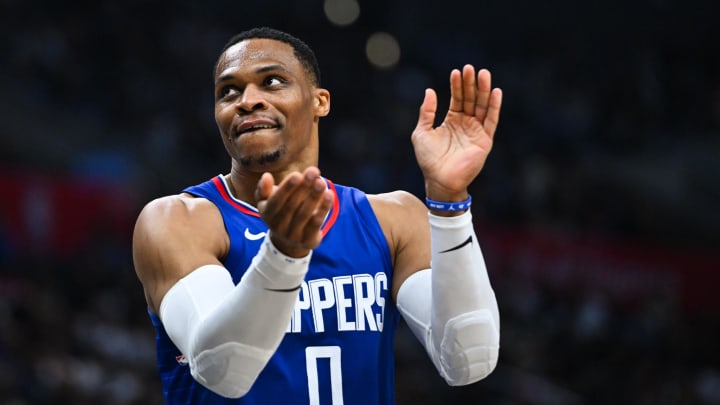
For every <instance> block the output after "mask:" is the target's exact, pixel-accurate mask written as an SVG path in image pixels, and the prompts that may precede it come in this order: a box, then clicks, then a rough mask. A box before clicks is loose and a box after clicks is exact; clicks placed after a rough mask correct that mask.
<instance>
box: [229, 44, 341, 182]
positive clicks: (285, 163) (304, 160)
mask: <svg viewBox="0 0 720 405" xmlns="http://www.w3.org/2000/svg"><path fill="white" fill-rule="evenodd" d="M324 94H327V91H325V90H322V89H318V88H317V87H315V86H314V85H313V84H312V83H311V81H310V77H309V76H308V74H307V73H306V72H305V70H304V69H303V67H302V65H301V64H300V62H299V61H298V59H297V58H296V57H295V55H294V53H293V48H292V47H291V46H290V45H288V44H285V43H283V42H280V41H276V40H272V39H250V40H244V41H242V42H239V43H237V44H235V45H233V46H232V47H230V48H228V49H227V50H226V51H225V52H224V53H223V55H221V57H220V60H219V61H218V66H217V69H216V71H215V121H216V123H217V125H218V128H219V130H220V134H221V135H222V138H223V143H224V144H225V148H226V149H227V151H228V153H229V154H230V156H231V157H232V158H233V159H235V160H236V161H237V162H239V163H240V164H241V166H242V167H243V168H248V169H250V170H253V171H259V172H261V171H274V170H283V169H286V168H289V169H293V168H291V167H289V165H290V166H292V165H298V166H307V165H310V164H317V163H316V160H317V121H318V118H319V117H320V116H323V115H326V114H327V109H328V108H329V95H328V96H327V97H326V98H323V95H324ZM323 104H327V105H325V106H323ZM308 159H309V161H308ZM313 160H314V161H313Z"/></svg>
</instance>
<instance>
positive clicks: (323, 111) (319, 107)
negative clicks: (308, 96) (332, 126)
mask: <svg viewBox="0 0 720 405" xmlns="http://www.w3.org/2000/svg"><path fill="white" fill-rule="evenodd" d="M315 114H316V115H317V116H318V117H324V116H326V115H328V114H330V92H329V91H327V90H325V89H315Z"/></svg>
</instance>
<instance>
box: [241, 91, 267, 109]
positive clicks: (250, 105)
mask: <svg viewBox="0 0 720 405" xmlns="http://www.w3.org/2000/svg"><path fill="white" fill-rule="evenodd" d="M266 106H267V101H266V100H265V95H264V93H263V92H262V91H261V90H260V89H259V88H258V87H257V86H255V85H248V86H246V87H245V89H244V91H243V94H242V97H240V98H238V102H237V108H238V109H240V110H243V111H245V112H251V111H255V110H258V109H263V108H265V107H266Z"/></svg>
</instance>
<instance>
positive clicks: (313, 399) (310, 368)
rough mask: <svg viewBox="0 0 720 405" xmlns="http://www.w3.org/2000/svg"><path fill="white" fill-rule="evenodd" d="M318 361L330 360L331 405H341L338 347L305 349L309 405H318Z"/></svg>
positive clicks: (340, 369)
mask: <svg viewBox="0 0 720 405" xmlns="http://www.w3.org/2000/svg"><path fill="white" fill-rule="evenodd" d="M318 359H330V387H331V388H332V405H343V392H342V368H341V367H340V346H310V347H306V348H305V366H306V367H307V377H308V388H309V392H310V405H320V386H319V384H318V366H317V365H318Z"/></svg>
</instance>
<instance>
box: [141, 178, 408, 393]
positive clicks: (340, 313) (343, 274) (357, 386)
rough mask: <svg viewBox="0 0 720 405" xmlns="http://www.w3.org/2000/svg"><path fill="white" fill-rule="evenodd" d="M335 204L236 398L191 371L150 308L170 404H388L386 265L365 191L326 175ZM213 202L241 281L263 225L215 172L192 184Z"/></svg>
mask: <svg viewBox="0 0 720 405" xmlns="http://www.w3.org/2000/svg"><path fill="white" fill-rule="evenodd" d="M327 182H328V186H329V187H330V189H331V190H332V191H333V192H334V194H335V202H334V205H333V207H332V209H331V211H330V213H329V214H328V217H327V219H326V220H325V223H324V224H323V227H322V232H323V233H324V235H325V236H324V239H323V241H322V243H321V244H320V246H318V247H317V248H316V249H315V250H314V251H313V255H312V259H311V261H310V267H309V270H308V273H307V275H306V276H305V281H303V283H302V286H301V291H300V294H299V297H298V301H297V303H296V305H295V310H294V313H293V315H292V319H291V321H290V324H289V325H288V327H287V331H286V334H285V337H284V338H283V340H282V342H281V343H280V346H279V348H278V349H277V352H276V353H275V354H274V355H273V356H272V358H271V359H270V361H269V363H268V364H267V366H266V367H265V368H264V369H263V371H262V372H261V373H260V375H259V376H258V378H257V380H256V381H255V384H254V385H253V386H252V388H251V389H250V391H249V392H248V393H247V394H246V395H245V396H244V397H242V398H239V399H228V398H222V397H220V396H218V395H216V394H214V393H212V392H211V391H209V390H208V389H206V388H205V387H203V386H202V385H200V384H199V383H197V382H196V381H195V380H194V379H193V378H192V376H191V375H190V369H189V367H188V365H187V361H185V359H184V357H183V356H182V354H181V353H180V352H179V351H178V349H177V347H175V345H174V344H173V343H172V341H171V340H170V338H169V337H168V336H167V333H166V332H165V329H164V328H163V326H162V324H161V322H160V320H159V318H158V317H157V315H156V314H154V313H152V312H150V317H151V319H152V323H153V325H154V326H155V329H156V331H157V338H156V343H157V357H158V368H159V372H160V377H161V381H162V386H163V394H164V396H165V400H166V401H167V403H168V404H172V405H176V404H205V405H214V404H253V405H255V404H258V405H259V404H263V405H268V404H309V405H339V404H345V405H352V404H358V405H371V404H393V403H394V400H395V398H394V396H395V395H394V388H395V387H394V385H395V384H394V356H393V340H394V336H395V330H396V328H397V324H398V319H399V315H398V311H397V308H396V307H395V304H394V303H393V301H392V299H391V297H390V289H391V286H390V282H391V280H392V275H393V273H392V262H391V256H390V251H389V247H388V244H387V241H386V239H385V237H384V235H383V232H382V230H381V228H380V225H379V223H378V221H377V218H376V217H375V214H374V213H373V211H372V208H371V207H370V203H369V202H368V199H367V197H366V195H365V194H364V193H363V192H361V191H359V190H357V189H355V188H351V187H344V186H340V185H334V184H333V183H332V182H330V181H327ZM184 191H185V192H187V193H190V194H193V195H195V196H198V197H203V198H206V199H208V200H210V201H212V202H213V203H214V204H215V205H216V206H217V207H218V208H219V210H220V213H221V214H222V217H223V220H224V222H225V228H226V230H227V232H228V235H229V237H230V251H229V253H228V255H227V257H226V259H225V260H224V263H223V264H224V265H225V267H226V268H227V269H228V271H229V272H230V274H231V275H232V278H233V281H234V282H235V283H238V282H239V281H240V278H241V277H242V275H243V273H244V272H245V271H246V269H247V268H248V266H249V265H250V261H251V260H252V258H253V257H254V256H255V255H256V254H257V251H258V249H259V248H260V244H261V243H262V240H263V237H264V235H265V233H266V232H267V226H266V225H265V223H264V222H263V220H262V219H261V218H260V215H259V213H258V211H257V209H255V208H254V207H253V206H251V205H249V204H246V203H245V202H243V201H240V200H238V199H235V198H234V197H233V196H232V194H231V193H230V192H229V189H228V186H227V184H226V183H225V180H224V178H223V177H222V176H217V177H214V178H213V179H211V180H209V181H207V182H204V183H202V184H199V185H197V186H193V187H189V188H187V189H185V190H184Z"/></svg>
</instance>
